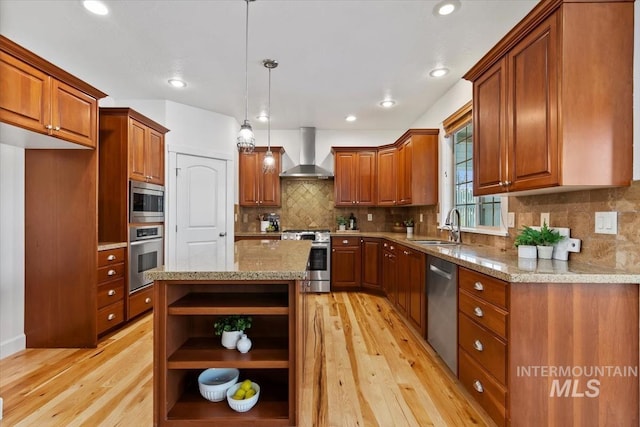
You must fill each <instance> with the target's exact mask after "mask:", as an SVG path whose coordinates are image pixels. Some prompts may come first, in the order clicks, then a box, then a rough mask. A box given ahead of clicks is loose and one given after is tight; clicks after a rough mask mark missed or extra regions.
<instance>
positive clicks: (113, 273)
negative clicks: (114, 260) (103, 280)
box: [107, 270, 116, 276]
mask: <svg viewBox="0 0 640 427" xmlns="http://www.w3.org/2000/svg"><path fill="white" fill-rule="evenodd" d="M115 274H116V271H115V270H109V271H107V276H115Z"/></svg>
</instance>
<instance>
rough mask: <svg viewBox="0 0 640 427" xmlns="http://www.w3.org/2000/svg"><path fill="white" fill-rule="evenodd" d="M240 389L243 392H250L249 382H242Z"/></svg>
mask: <svg viewBox="0 0 640 427" xmlns="http://www.w3.org/2000/svg"><path fill="white" fill-rule="evenodd" d="M240 388H241V389H242V390H244V391H248V390H251V380H244V381H242V384H240Z"/></svg>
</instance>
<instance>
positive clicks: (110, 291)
mask: <svg viewBox="0 0 640 427" xmlns="http://www.w3.org/2000/svg"><path fill="white" fill-rule="evenodd" d="M115 294H116V290H115V289H109V292H107V295H109V296H110V297H112V296H114V295H115Z"/></svg>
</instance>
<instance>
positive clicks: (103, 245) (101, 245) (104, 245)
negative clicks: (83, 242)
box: [98, 242, 127, 251]
mask: <svg viewBox="0 0 640 427" xmlns="http://www.w3.org/2000/svg"><path fill="white" fill-rule="evenodd" d="M126 247H127V242H98V250H99V251H108V250H110V249H119V248H126Z"/></svg>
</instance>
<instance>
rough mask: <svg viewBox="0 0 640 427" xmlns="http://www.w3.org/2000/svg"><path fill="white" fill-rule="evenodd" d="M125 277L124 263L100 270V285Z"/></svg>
mask: <svg viewBox="0 0 640 427" xmlns="http://www.w3.org/2000/svg"><path fill="white" fill-rule="evenodd" d="M122 277H124V263H120V264H114V265H108V266H106V267H100V268H98V283H99V284H100V283H102V282H106V281H110V280H115V279H120V278H122Z"/></svg>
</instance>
